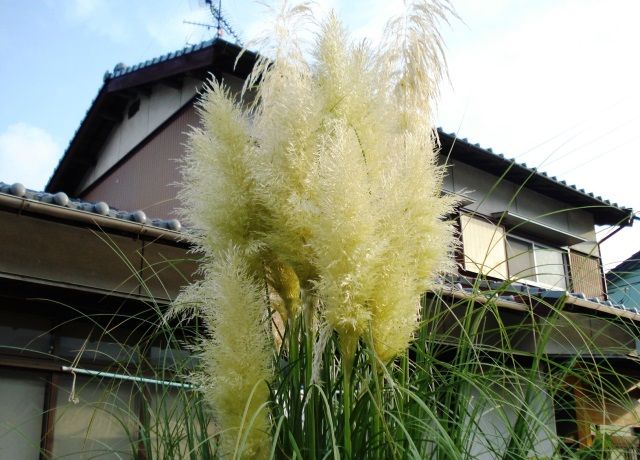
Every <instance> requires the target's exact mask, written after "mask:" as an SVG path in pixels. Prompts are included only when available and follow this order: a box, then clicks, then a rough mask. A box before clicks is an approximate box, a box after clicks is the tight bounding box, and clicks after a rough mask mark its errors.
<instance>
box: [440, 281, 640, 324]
mask: <svg viewBox="0 0 640 460" xmlns="http://www.w3.org/2000/svg"><path fill="white" fill-rule="evenodd" d="M438 284H439V285H440V286H443V287H447V288H448V289H449V290H450V291H451V292H453V293H455V292H458V293H460V294H462V295H464V296H472V295H473V294H474V293H475V294H481V295H483V296H485V297H495V299H496V300H497V301H498V302H505V303H512V304H516V305H517V304H519V305H529V304H531V302H532V300H533V301H536V300H539V301H542V302H547V303H556V302H558V301H564V303H566V304H570V305H577V306H581V307H584V308H588V309H590V310H595V311H602V312H605V313H609V314H613V315H616V316H625V317H628V318H630V319H633V320H636V321H640V309H638V308H636V307H632V306H626V305H623V304H621V303H615V302H612V301H611V300H602V299H599V298H598V297H587V296H586V295H585V294H584V293H582V292H568V291H564V290H557V289H545V288H541V287H535V286H530V285H527V284H524V283H520V282H513V281H492V280H477V279H473V278H469V277H466V276H462V275H457V276H449V277H446V278H442V279H440V280H438Z"/></svg>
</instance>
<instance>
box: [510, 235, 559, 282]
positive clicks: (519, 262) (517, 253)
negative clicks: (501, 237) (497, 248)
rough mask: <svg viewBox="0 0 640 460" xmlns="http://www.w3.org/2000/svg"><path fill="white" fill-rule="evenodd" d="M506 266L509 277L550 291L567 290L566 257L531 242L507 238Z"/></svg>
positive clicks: (554, 250)
mask: <svg viewBox="0 0 640 460" xmlns="http://www.w3.org/2000/svg"><path fill="white" fill-rule="evenodd" d="M506 241H507V266H508V268H509V276H510V277H511V278H514V279H517V280H519V281H529V282H533V283H536V284H540V285H542V286H544V287H547V288H551V289H559V290H566V289H567V273H566V268H565V267H566V255H565V252H564V251H561V250H558V249H553V248H549V247H546V246H543V245H541V244H538V243H534V242H532V241H528V240H525V239H521V238H515V237H513V236H508V237H507V238H506Z"/></svg>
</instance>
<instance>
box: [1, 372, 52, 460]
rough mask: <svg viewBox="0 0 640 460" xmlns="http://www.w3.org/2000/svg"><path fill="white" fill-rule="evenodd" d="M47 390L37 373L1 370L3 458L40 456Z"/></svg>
mask: <svg viewBox="0 0 640 460" xmlns="http://www.w3.org/2000/svg"><path fill="white" fill-rule="evenodd" d="M44 389H45V381H44V379H42V378H41V377H40V376H39V375H38V374H36V373H31V372H25V371H10V370H8V369H5V368H2V369H1V376H0V407H1V408H2V410H1V411H0V458H7V459H9V458H16V459H18V458H19V459H34V460H37V459H38V458H39V454H40V430H41V429H42V413H43V407H44Z"/></svg>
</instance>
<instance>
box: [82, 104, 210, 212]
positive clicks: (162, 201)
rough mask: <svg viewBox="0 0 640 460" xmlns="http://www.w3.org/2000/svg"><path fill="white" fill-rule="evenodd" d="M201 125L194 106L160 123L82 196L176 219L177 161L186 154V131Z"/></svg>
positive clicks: (122, 207) (121, 207) (114, 205)
mask: <svg viewBox="0 0 640 460" xmlns="http://www.w3.org/2000/svg"><path fill="white" fill-rule="evenodd" d="M198 124H199V120H198V116H197V114H196V111H195V109H194V107H193V106H190V107H188V108H186V109H185V110H183V111H182V112H181V113H179V114H178V115H177V116H176V117H174V118H173V119H172V120H170V121H169V122H168V124H166V125H165V126H161V127H160V129H159V130H158V131H156V132H155V133H153V134H152V135H151V137H150V139H147V140H146V141H143V143H142V144H141V146H140V147H138V148H136V149H134V150H133V153H132V154H131V155H129V156H128V157H126V158H124V159H123V161H121V162H119V163H118V164H116V165H115V166H114V167H113V168H112V169H111V170H109V171H108V172H107V173H105V175H104V176H102V177H101V178H100V179H99V180H98V181H97V182H96V185H94V186H93V187H92V188H91V189H89V191H88V192H86V193H85V194H83V195H82V196H81V198H83V199H85V200H88V201H105V202H107V203H108V204H109V206H111V207H115V208H118V209H124V210H129V211H133V210H138V209H141V210H143V211H144V212H145V213H146V214H147V216H148V217H152V218H160V219H170V218H175V217H176V215H175V212H174V210H175V208H176V207H177V206H178V202H177V200H176V193H177V191H178V189H177V187H176V186H175V185H174V184H175V183H176V182H178V181H179V180H180V173H179V171H178V163H177V162H176V161H175V160H176V159H178V158H181V157H182V156H183V155H184V150H185V147H184V145H185V143H186V142H187V135H186V134H185V133H186V132H188V131H189V126H196V125H198Z"/></svg>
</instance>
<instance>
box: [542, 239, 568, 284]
mask: <svg viewBox="0 0 640 460" xmlns="http://www.w3.org/2000/svg"><path fill="white" fill-rule="evenodd" d="M535 252H536V265H537V270H538V281H539V282H540V283H543V284H545V285H547V286H550V287H552V288H553V289H563V290H565V289H566V288H567V278H566V276H565V269H564V255H563V253H562V252H561V251H557V250H555V249H549V248H541V247H538V246H536V248H535Z"/></svg>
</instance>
